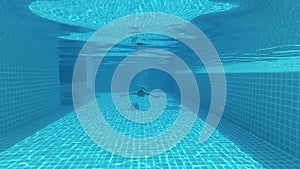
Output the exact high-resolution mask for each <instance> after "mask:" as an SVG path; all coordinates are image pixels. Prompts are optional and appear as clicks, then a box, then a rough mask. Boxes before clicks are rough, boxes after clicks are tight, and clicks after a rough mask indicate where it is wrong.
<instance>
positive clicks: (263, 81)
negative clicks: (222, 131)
mask: <svg viewBox="0 0 300 169" xmlns="http://www.w3.org/2000/svg"><path fill="white" fill-rule="evenodd" d="M197 78H198V82H199V88H200V92H201V106H202V107H204V108H205V109H206V110H208V107H209V105H210V83H209V80H208V78H207V75H206V74H200V75H198V76H197ZM226 78H227V100H226V106H225V111H224V114H223V118H224V119H226V120H229V121H230V122H232V123H235V124H237V125H238V126H240V127H242V128H244V129H246V130H247V131H250V132H251V133H253V134H254V135H256V136H258V137H260V138H261V139H263V140H266V141H267V142H269V143H271V144H273V145H274V146H276V147H278V148H280V149H281V150H283V151H285V152H287V153H288V154H290V155H292V156H294V157H296V158H298V159H300V73H299V72H283V73H227V74H226ZM200 113H203V112H200ZM200 116H201V117H204V118H205V116H206V114H205V115H203V114H201V115H200ZM237 137H238V136H237Z"/></svg>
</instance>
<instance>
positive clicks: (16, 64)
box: [0, 1, 60, 147]
mask: <svg viewBox="0 0 300 169" xmlns="http://www.w3.org/2000/svg"><path fill="white" fill-rule="evenodd" d="M15 3H17V2H15ZM28 3H29V2H26V1H24V3H23V2H22V3H19V2H18V4H14V3H12V2H8V1H7V2H6V1H4V2H1V8H2V9H5V10H0V20H1V27H0V32H1V34H0V44H1V53H2V54H3V55H2V56H1V57H0V90H1V91H0V112H1V113H0V138H1V141H3V140H2V139H6V141H10V142H12V140H9V139H8V138H7V135H9V134H12V133H13V132H20V131H22V128H24V127H25V126H27V127H28V126H30V124H31V123H32V122H34V121H38V120H39V119H40V118H41V117H45V116H47V115H49V114H51V113H53V111H55V110H56V109H57V108H58V107H59V105H60V98H59V71H58V51H57V44H56V43H57V42H56V40H55V39H56V36H57V35H54V36H52V35H53V34H52V33H54V32H56V31H57V30H56V26H55V24H51V23H50V22H47V21H45V20H43V19H40V18H39V17H36V16H34V15H33V14H31V13H30V12H29V11H28V9H27V5H26V4H28ZM16 6H17V7H18V9H19V10H18V9H16ZM29 128H30V127H29ZM15 137H18V135H17V134H15ZM1 143H2V142H1ZM1 147H2V146H1Z"/></svg>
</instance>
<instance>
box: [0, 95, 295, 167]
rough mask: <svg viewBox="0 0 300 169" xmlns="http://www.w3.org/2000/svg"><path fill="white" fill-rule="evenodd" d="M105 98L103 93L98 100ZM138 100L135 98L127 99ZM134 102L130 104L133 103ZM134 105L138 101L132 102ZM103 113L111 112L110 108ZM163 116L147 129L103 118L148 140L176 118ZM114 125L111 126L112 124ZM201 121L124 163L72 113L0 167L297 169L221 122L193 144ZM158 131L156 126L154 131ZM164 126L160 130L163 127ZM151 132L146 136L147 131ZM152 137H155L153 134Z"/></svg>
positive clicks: (112, 116) (113, 116) (18, 147)
mask: <svg viewBox="0 0 300 169" xmlns="http://www.w3.org/2000/svg"><path fill="white" fill-rule="evenodd" d="M106 97H108V96H107V95H105V94H103V95H101V97H98V99H102V100H109V99H105V98H106ZM132 99H133V100H134V99H138V98H132ZM134 101H135V100H134ZM136 101H137V102H140V100H136ZM103 105H105V107H104V108H105V110H107V111H106V112H115V110H114V109H113V107H112V106H110V104H103ZM170 112H172V109H170V111H169V112H168V111H167V113H163V114H162V115H161V116H160V119H162V120H156V121H155V122H154V123H153V124H152V125H151V127H149V126H143V125H138V126H134V125H132V122H130V121H126V120H124V119H120V117H121V116H119V115H118V114H117V113H107V114H106V119H107V120H108V121H110V122H109V123H111V124H112V125H119V126H123V127H118V126H116V128H115V129H116V130H120V132H123V134H127V135H132V136H138V137H143V136H145V137H148V136H151V134H153V133H155V132H157V133H158V134H159V133H160V132H163V131H160V130H164V129H165V128H166V127H168V126H170V124H172V123H173V121H174V119H175V118H176V115H177V114H176V113H170ZM114 122H116V123H114ZM202 125H203V120H201V119H200V118H197V120H196V122H195V124H194V127H193V128H192V130H191V131H190V133H189V134H188V135H187V136H186V137H185V138H184V140H182V141H181V142H180V143H179V144H178V145H176V146H175V147H173V148H172V149H171V150H169V151H167V152H165V153H163V154H161V155H158V156H154V157H148V158H138V159H137V158H126V157H122V156H118V155H114V154H112V153H110V152H108V151H105V150H104V149H103V148H101V147H98V146H97V145H96V144H95V143H94V142H93V141H92V140H91V139H90V138H89V137H88V136H87V135H86V134H85V132H84V131H83V130H82V128H81V126H80V124H79V122H78V120H77V116H76V113H75V112H71V113H69V114H68V115H66V116H64V117H62V118H60V119H59V120H57V121H55V122H53V123H51V124H50V125H48V126H46V127H45V128H43V129H41V130H39V131H38V132H36V133H34V134H32V135H30V136H28V137H27V138H25V139H23V140H21V141H20V142H18V143H17V144H15V145H13V146H11V147H10V148H8V149H6V150H4V151H2V152H0V156H1V159H0V168H55V167H56V168H97V169H98V168H124V169H125V168H126V169H128V168H180V169H181V168H209V169H212V168H236V169H238V168H243V169H245V168H249V169H250V168H253V169H254V168H281V169H282V168H293V169H295V168H297V166H300V165H299V164H300V163H299V161H297V160H296V159H294V158H293V157H291V156H289V155H288V154H286V153H284V152H282V151H280V150H279V149H277V148H276V147H273V146H272V145H270V144H268V143H266V142H264V141H263V140H261V139H259V138H257V137H255V136H253V135H251V134H250V133H248V132H246V131H244V130H243V129H240V128H239V127H237V126H235V125H233V124H231V123H229V122H227V121H226V120H225V119H223V120H222V122H221V124H220V126H219V128H218V131H216V132H215V133H214V134H213V136H212V137H211V138H210V139H209V140H208V141H207V142H206V143H205V144H203V145H202V144H199V143H198V138H199V133H200V130H201V128H202ZM160 126H162V127H160ZM163 126H165V128H164V127H163ZM151 130H152V131H153V133H152V132H151V133H150V135H149V131H151ZM137 133H138V134H137ZM157 133H156V134H157Z"/></svg>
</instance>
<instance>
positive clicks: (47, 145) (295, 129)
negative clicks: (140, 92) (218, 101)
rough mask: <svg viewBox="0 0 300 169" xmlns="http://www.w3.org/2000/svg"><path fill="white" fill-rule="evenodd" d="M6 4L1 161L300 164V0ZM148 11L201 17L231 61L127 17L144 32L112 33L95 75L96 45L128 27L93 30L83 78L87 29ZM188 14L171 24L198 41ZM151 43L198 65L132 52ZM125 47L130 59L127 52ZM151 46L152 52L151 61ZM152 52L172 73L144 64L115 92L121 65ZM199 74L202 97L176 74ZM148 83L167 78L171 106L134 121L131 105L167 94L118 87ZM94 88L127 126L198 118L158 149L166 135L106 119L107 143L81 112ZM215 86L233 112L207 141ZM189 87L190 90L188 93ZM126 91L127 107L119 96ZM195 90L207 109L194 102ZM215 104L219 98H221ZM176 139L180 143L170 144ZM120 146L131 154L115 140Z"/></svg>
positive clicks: (4, 164) (157, 127)
mask: <svg viewBox="0 0 300 169" xmlns="http://www.w3.org/2000/svg"><path fill="white" fill-rule="evenodd" d="M0 9H1V10H0V21H1V27H0V32H1V34H0V44H1V50H0V54H1V56H0V157H1V158H0V168H24V169H25V168H26V169H27V168H80V169H81V168H89V169H91V168H95V169H99V168H116V169H119V168H124V169H125V168H126V169H127V168H149V169H150V168H178V169H181V168H187V169H189V168H194V169H198V168H209V169H211V168H216V169H219V168H220V169H227V168H230V169H231V168H233V169H245V168H247V169H248V168H249V169H250V168H253V169H256V168H258V169H260V168H270V169H275V168H278V169H285V168H287V169H298V168H300V66H299V65H300V32H299V30H300V17H299V16H300V5H299V2H298V0H285V1H280V0H274V1H272V2H271V1H269V0H248V1H244V0H173V1H172V0H165V1H160V0H148V1H147V0H142V1H137V0H133V1H125V0H124V1H122V0H113V1H111V0H110V1H109V0H53V1H52V0H40V1H36V0H24V1H22V2H19V1H16V0H12V1H3V2H0ZM142 12H160V13H165V14H171V15H174V16H177V17H181V18H183V19H185V20H186V21H188V22H191V23H192V24H194V25H195V26H196V27H197V28H199V29H200V30H201V31H203V33H204V34H205V35H206V36H207V39H208V40H209V41H210V42H211V43H212V45H213V46H214V47H215V50H216V52H217V53H218V55H219V58H220V61H221V62H222V64H223V68H224V72H222V71H221V72H220V67H218V66H214V65H215V64H214V63H216V62H217V60H215V58H213V57H208V62H207V63H209V66H207V65H205V64H204V62H203V60H200V59H199V58H198V57H197V55H196V53H195V52H194V51H192V50H191V48H190V47H189V46H188V45H186V44H183V43H182V41H181V42H180V41H179V40H178V39H176V38H174V37H169V36H166V35H161V34H160V35H158V34H154V33H151V32H150V33H140V34H139V31H141V30H140V29H139V28H138V27H135V26H132V27H130V24H132V22H130V21H128V24H129V25H127V26H128V27H129V28H130V30H131V31H132V32H136V33H137V34H136V35H134V36H130V37H128V38H125V39H121V40H120V41H119V42H118V43H116V44H114V45H113V47H112V48H111V49H110V51H109V52H108V53H106V54H105V57H104V58H103V60H102V62H101V64H100V67H98V68H97V69H96V73H97V74H96V79H95V81H92V83H89V81H88V80H89V79H90V78H91V71H90V69H91V68H95V67H96V66H97V64H98V61H99V58H97V56H98V52H99V53H102V52H103V50H104V49H105V48H106V47H107V46H109V45H111V44H110V43H111V41H110V40H111V39H113V38H114V37H115V36H116V35H118V33H120V32H122V31H123V30H127V29H125V28H127V27H122V28H116V30H117V31H116V32H115V33H114V32H112V33H111V34H108V35H106V36H105V37H100V38H99V39H98V40H99V41H93V42H92V44H95V46H92V47H93V48H89V46H87V49H86V50H84V51H85V52H86V51H88V52H90V51H94V52H95V55H92V57H90V55H89V57H90V58H91V59H87V60H86V61H87V64H86V65H85V66H83V67H80V68H81V69H79V71H78V72H79V74H81V73H82V74H83V75H84V76H83V77H84V80H83V81H74V76H76V75H74V68H75V63H76V61H77V59H78V56H79V55H80V54H81V55H82V54H83V55H84V54H86V53H80V52H81V51H82V49H83V48H84V47H86V46H84V45H85V43H86V41H87V40H88V39H89V38H90V37H91V36H92V35H94V33H95V32H96V31H97V30H98V29H100V28H103V27H105V26H106V25H107V24H109V23H112V22H113V21H115V20H116V19H118V18H120V17H124V16H127V15H131V14H137V13H142ZM156 19H158V20H159V19H161V18H156ZM166 23H167V21H166ZM159 26H161V25H159ZM159 26H158V27H159ZM169 26H170V25H169ZM185 26H186V25H184V26H183V25H180V26H178V27H176V26H175V27H170V31H175V32H177V34H178V36H179V37H183V39H188V40H191V41H192V40H193V37H191V36H190V34H189V32H184V30H185V28H186V27H185ZM159 28H161V29H166V30H167V28H165V27H159ZM171 28H175V29H171ZM112 30H113V29H112ZM105 42H106V44H105ZM103 44H104V45H103ZM194 44H195V46H197V45H199V48H200V47H202V45H203V43H198V41H197V42H195V43H194ZM197 47H198V46H197ZM154 48H158V49H163V50H165V51H168V52H171V53H173V54H175V55H177V56H178V58H180V60H182V61H183V62H184V63H185V64H186V65H187V66H188V68H189V69H188V70H186V69H177V68H178V67H177V65H176V64H177V62H174V60H172V59H171V58H172V57H171V56H170V55H167V54H166V55H163V54H162V53H160V52H153V51H151V52H149V53H146V54H145V55H143V56H139V57H137V56H132V55H134V54H135V53H136V52H138V51H141V50H145V49H154ZM88 54H90V53H88ZM205 54H206V53H205ZM208 54H211V53H209V52H208ZM135 57H136V58H135ZM126 58H133V59H132V60H129V61H128V63H127V64H124V63H123V61H124V60H125V59H126ZM146 58H147V59H149V60H150V62H142V61H143V60H146ZM170 60H171V62H170ZM172 61H173V62H172ZM150 63H152V64H153V63H155V64H156V65H160V66H161V67H167V68H170V70H171V71H172V73H174V74H171V73H169V72H166V71H162V70H158V69H154V68H153V69H146V70H142V71H140V72H138V73H137V74H136V75H135V76H134V78H133V79H132V80H131V81H130V84H129V86H128V88H126V91H122V90H121V89H122V88H118V89H119V90H116V91H115V92H116V93H113V92H112V89H114V87H113V85H112V83H113V80H114V79H113V77H114V73H115V72H116V70H117V69H118V68H120V67H121V68H124V69H122V70H123V71H124V72H127V71H128V74H129V73H131V71H133V70H134V68H135V66H136V65H142V64H144V66H145V67H146V66H148V64H150ZM174 63H176V64H174ZM172 68H173V69H172ZM208 68H209V69H210V71H209V72H208ZM168 70H169V69H168ZM223 73H224V75H225V77H226V83H225V82H224V83H225V84H226V91H223V90H221V89H220V88H217V89H213V87H212V86H213V85H212V83H213V82H212V81H211V79H210V78H209V75H212V76H213V77H216V79H217V80H216V81H215V82H216V83H217V84H221V83H223V81H222V78H221V76H220V74H221V75H222V74H223ZM190 74H192V75H193V76H194V77H195V82H196V83H197V85H198V86H197V87H196V88H197V89H198V91H199V93H200V96H199V100H197V98H194V97H193V96H195V95H194V93H196V91H194V90H191V89H192V86H191V84H192V83H191V82H188V83H178V79H185V78H184V77H187V76H188V75H190ZM124 75H126V73H125V74H124ZM172 75H178V76H177V77H179V78H177V79H176V78H175V77H173V76H172ZM122 77H123V78H124V79H123V81H121V83H118V84H117V85H116V86H124V85H126V80H127V79H126V76H122ZM75 79H76V78H75ZM86 81H87V82H86ZM180 84H185V85H184V86H181V85H180ZM76 85H78V86H80V87H82V88H83V89H84V90H83V91H84V92H83V94H82V93H81V94H82V95H80V96H78V95H76V94H78V93H76V92H74V89H76V87H74V86H76ZM93 85H94V86H93ZM91 86H92V87H91ZM139 87H144V88H145V89H146V91H147V92H151V91H152V90H154V89H159V90H161V91H163V92H164V95H163V96H166V97H165V98H166V107H165V108H164V109H163V111H162V112H161V114H159V116H158V117H156V118H154V119H153V121H151V122H146V123H142V122H136V121H133V120H131V119H128V118H127V117H126V116H125V115H124V113H128V114H129V115H130V114H134V113H137V110H138V111H141V112H139V113H141V114H140V116H141V117H142V115H144V114H146V113H147V110H150V109H152V110H160V109H161V107H162V106H161V105H163V98H164V97H163V98H160V97H159V98H155V97H153V96H151V95H150V96H149V95H146V96H145V97H139V96H137V95H130V96H129V102H126V101H124V100H121V99H120V98H121V97H119V99H120V101H119V100H118V99H117V100H114V99H113V97H112V96H113V95H117V97H118V96H119V95H120V94H124V93H127V92H133V91H135V90H136V89H137V88H139ZM188 89H190V90H188ZM72 90H73V91H72ZM183 90H184V91H189V93H182V91H183ZM91 91H92V92H95V97H96V103H97V106H98V107H99V109H100V110H101V115H103V117H104V119H105V124H107V125H109V126H110V127H111V128H112V129H113V130H114V131H115V132H117V133H119V134H120V135H121V136H124V137H127V138H137V139H140V140H142V139H147V138H155V137H156V136H164V135H163V134H165V133H167V132H166V131H170V129H171V128H172V127H173V126H175V124H176V121H177V120H178V119H179V117H182V118H183V119H189V118H190V117H191V116H193V117H194V116H195V117H196V118H195V123H194V124H192V125H191V127H192V128H191V130H189V131H188V133H187V134H186V136H185V137H183V139H182V140H181V139H180V134H178V133H181V131H186V128H189V126H188V125H186V126H185V125H182V126H179V127H178V126H177V128H175V129H176V130H175V132H174V133H171V134H169V135H166V137H163V139H161V140H160V141H161V144H159V143H156V144H158V145H162V146H161V148H166V151H164V152H163V153H157V152H161V150H156V149H154V148H155V147H156V148H157V147H159V146H154V145H152V146H151V144H149V145H146V146H144V147H143V146H140V145H141V144H142V143H139V142H129V141H128V140H129V139H128V140H125V139H124V140H118V139H117V138H116V137H113V136H115V135H113V134H111V133H110V132H108V131H106V130H105V129H106V128H105V126H104V125H103V126H102V128H100V130H99V131H98V130H97V131H93V132H94V133H98V138H101V139H102V140H103V139H104V140H106V141H107V143H106V145H100V144H99V143H98V142H97V141H96V140H95V137H92V136H91V133H89V132H87V131H85V130H84V129H86V128H85V126H84V125H83V123H82V117H81V118H80V115H79V114H80V113H79V112H80V111H82V110H83V112H86V114H84V115H86V116H88V115H89V113H90V112H92V110H93V107H89V106H90V105H89V103H90V102H89V101H90V99H91V98H89V97H88V94H89V93H90V92H91ZM213 91H215V94H216V95H214V96H215V97H217V98H222V96H223V95H224V94H225V95H226V103H225V108H224V113H223V116H221V121H220V123H219V124H218V125H217V128H216V130H215V131H214V132H213V134H212V136H211V137H210V138H209V139H208V140H207V141H206V142H204V143H201V142H199V137H200V135H201V134H202V130H203V128H205V127H204V124H205V121H206V119H207V117H209V110H210V109H212V108H211V106H212V105H213V104H212V103H213V101H212V100H213V99H214V98H213V94H212V93H213ZM191 92H193V93H191ZM85 93H86V95H85ZM183 95H184V96H186V98H188V101H187V102H185V103H186V104H183V100H184V98H185V97H183ZM72 97H73V98H72ZM74 97H77V98H79V100H80V99H82V100H84V103H87V104H84V105H82V106H83V107H81V108H82V109H80V111H79V110H78V109H77V111H76V110H75V107H76V99H74ZM151 98H152V99H154V101H155V100H156V101H157V102H158V104H151V103H157V102H151ZM118 101H119V104H120V105H121V111H123V112H120V109H118V107H117V105H116V102H118ZM152 101H153V100H152ZM77 102H80V101H78V100H77ZM195 102H196V104H199V109H197V110H198V111H197V112H192V107H193V106H191V105H193V104H195ZM74 103H75V106H74ZM80 103H81V102H80ZM76 108H78V107H76ZM213 108H214V109H216V110H219V109H222V105H217V106H216V107H213ZM180 110H182V111H180ZM143 113H144V114H143ZM193 113H194V114H193ZM191 114H192V115H191ZM180 115H181V116H180ZM221 115H222V114H221ZM153 116H154V115H153ZM218 116H219V114H218ZM214 117H215V118H216V116H214ZM149 118H151V117H149ZM87 119H88V118H87ZM93 119H96V120H98V119H97V118H96V116H95V118H91V119H90V120H91V121H90V122H89V121H88V124H90V127H92V129H93V127H95V128H97V126H93V123H92V121H93ZM189 120H190V119H189ZM188 123H189V121H188ZM190 123H192V120H191V121H190ZM183 124H186V123H183ZM100 127H101V126H100ZM177 131H178V133H177ZM177 137H178V138H177ZM176 139H179V141H178V144H175V145H172V146H170V145H171V143H170V145H169V144H168V143H169V142H168V141H169V140H176ZM170 142H171V141H170ZM110 144H114V145H110ZM130 144H132V145H131V146H128V145H130ZM134 144H136V145H134ZM107 145H110V146H108V147H109V148H111V147H113V148H111V149H109V148H107ZM124 145H125V147H124ZM169 146H170V148H168V147H169ZM120 147H121V148H122V151H121V152H122V153H123V156H122V155H117V154H118V153H114V152H112V150H118V148H120ZM136 147H138V148H139V149H135V148H136ZM153 147H154V148H153ZM151 148H153V150H152V149H151ZM149 149H150V150H151V152H150V154H151V153H152V154H156V155H153V156H151V155H149V156H147V155H145V156H143V157H140V158H134V157H130V156H131V153H132V152H147V151H149ZM119 152H120V151H119ZM148 153H149V152H148ZM128 156H129V157H128Z"/></svg>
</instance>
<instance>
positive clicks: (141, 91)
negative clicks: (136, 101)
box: [120, 87, 160, 98]
mask: <svg viewBox="0 0 300 169" xmlns="http://www.w3.org/2000/svg"><path fill="white" fill-rule="evenodd" d="M128 95H137V96H139V97H144V96H146V95H148V96H152V97H156V98H159V97H160V96H155V95H153V94H150V93H149V92H147V91H146V89H145V88H143V87H140V88H138V90H136V91H134V92H130V93H126V94H120V96H122V97H123V96H128Z"/></svg>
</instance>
